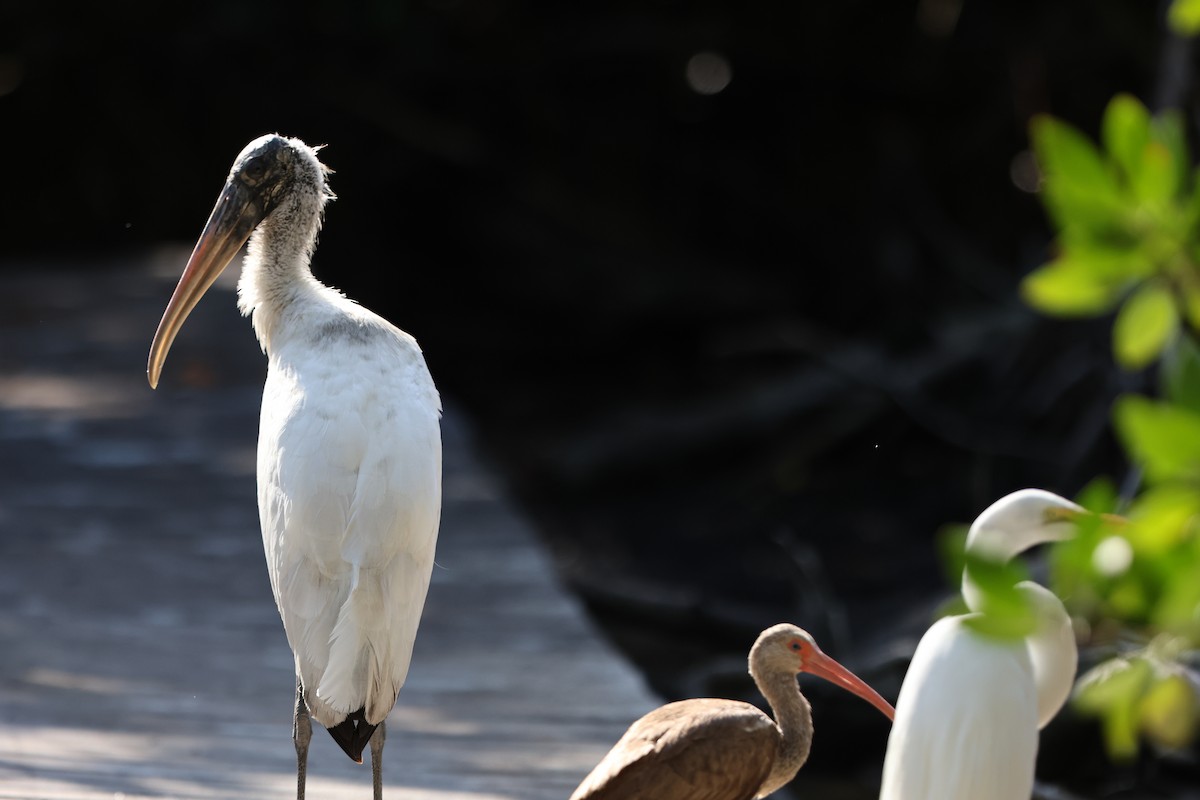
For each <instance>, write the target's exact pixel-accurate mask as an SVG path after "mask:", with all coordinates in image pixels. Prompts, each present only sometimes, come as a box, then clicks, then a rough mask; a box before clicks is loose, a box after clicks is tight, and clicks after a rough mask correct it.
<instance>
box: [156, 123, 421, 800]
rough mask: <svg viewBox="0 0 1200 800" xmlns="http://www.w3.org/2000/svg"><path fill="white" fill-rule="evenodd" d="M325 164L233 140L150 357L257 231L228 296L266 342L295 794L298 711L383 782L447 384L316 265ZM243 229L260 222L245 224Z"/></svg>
mask: <svg viewBox="0 0 1200 800" xmlns="http://www.w3.org/2000/svg"><path fill="white" fill-rule="evenodd" d="M328 172H329V170H328V169H327V168H326V167H325V166H324V165H323V164H321V162H320V161H319V160H318V158H317V153H316V151H315V150H314V149H313V148H311V147H309V146H308V145H306V144H304V142H301V141H300V140H299V139H286V138H284V137H282V136H277V135H269V136H263V137H261V138H258V139H255V140H254V141H252V142H251V143H250V144H248V145H247V146H246V148H245V149H244V150H243V151H242V152H241V154H240V155H239V156H238V157H237V160H236V161H234V163H233V169H232V170H231V171H230V173H229V177H228V179H227V180H226V182H225V188H224V189H223V190H222V192H221V195H220V197H218V198H217V204H216V207H215V208H213V211H212V214H211V216H209V218H208V224H207V225H206V226H205V228H204V231H203V233H201V234H200V239H199V241H198V242H196V247H195V250H193V251H192V255H191V258H190V259H189V260H188V263H187V267H186V268H185V269H184V272H183V276H182V277H181V278H180V279H179V285H178V286H177V287H176V288H175V293H174V295H172V297H171V301H170V304H169V305H168V306H167V310H166V312H165V313H164V314H163V318H162V322H160V323H159V326H158V332H157V333H156V334H155V336H154V343H153V344H152V345H151V347H150V357H149V362H148V364H147V368H146V373H147V377H148V378H149V380H150V385H151V386H157V384H158V378H159V373H160V372H161V370H162V365H163V362H164V360H165V359H166V356H167V351H168V350H169V349H170V347H171V342H172V341H174V339H175V335H176V334H177V333H178V332H179V329H180V327H181V326H182V325H183V322H184V320H185V319H186V318H187V315H188V313H189V312H191V310H192V309H193V308H194V307H195V306H196V303H197V302H199V300H200V297H201V296H202V295H203V294H204V292H205V290H207V289H208V287H209V286H211V285H212V283H213V281H214V280H216V278H217V275H219V274H220V272H221V271H222V270H223V269H224V268H225V267H226V266H227V265H228V264H229V262H230V261H231V260H232V259H233V256H234V255H235V254H236V253H237V251H238V250H239V249H240V248H241V246H242V244H243V243H245V241H246V239H247V238H249V239H250V247H249V250H248V253H247V256H246V259H245V263H244V265H243V268H242V276H241V280H240V281H239V283H238V306H239V308H240V309H241V310H242V313H243V314H247V315H249V316H250V318H251V321H252V323H253V325H254V331H255V333H256V334H257V336H258V340H259V343H260V344H261V345H262V349H263V351H264V352H265V353H266V354H267V357H268V368H267V379H266V385H265V386H264V388H263V399H262V413H261V422H260V427H259V437H258V510H259V519H260V522H261V524H262V536H263V547H264V549H265V551H266V560H267V572H268V574H269V575H270V578H271V589H272V591H273V592H274V594H275V602H276V604H277V605H278V607H279V614H280V616H281V617H282V618H283V627H284V630H285V631H286V633H287V638H288V643H289V644H290V645H291V647H292V652H293V653H294V655H295V659H296V704H295V716H294V724H293V729H292V736H293V740H294V742H295V745H296V796H297V797H298V798H301V800H302V798H303V797H304V781H305V775H306V772H307V760H308V745H309V740H310V738H311V736H312V726H311V723H310V722H309V717H310V715H311V717H312V718H314V719H316V720H317V722H319V723H320V724H321V725H324V726H325V728H326V729H328V731H329V733H330V735H332V736H333V738H334V740H335V741H336V742H337V743H338V745H340V746H341V748H342V749H343V750H344V751H345V752H346V754H347V755H349V756H350V757H351V758H352V759H354V760H355V761H357V762H359V763H362V751H363V748H364V747H365V746H366V745H367V743H368V742H369V743H370V747H371V772H372V781H373V784H374V794H375V798H376V800H379V799H380V798H381V797H382V793H383V787H382V776H381V764H380V759H381V757H382V755H383V743H384V736H385V727H386V726H385V724H384V720H385V718H386V717H387V715H388V712H389V711H391V709H392V707H393V706H394V705H395V703H396V696H397V693H398V692H399V691H400V687H401V685H402V684H403V683H404V680H405V677H406V676H407V674H408V667H409V660H410V659H411V656H412V648H413V640H414V639H415V637H416V634H417V624H418V622H419V621H420V618H421V610H422V608H423V606H424V604H425V594H426V591H427V589H428V587H429V578H430V572H431V570H432V566H433V553H434V546H435V543H436V541H437V530H438V520H439V517H440V514H441V473H442V445H441V431H440V428H439V422H438V420H439V417H440V414H441V407H440V401H439V399H438V393H437V390H436V389H435V388H434V385H433V380H432V379H431V378H430V376H429V370H428V369H427V368H426V366H425V359H424V357H423V356H422V355H421V350H420V348H419V347H417V343H416V341H415V340H414V339H413V338H412V337H411V336H409V335H408V334H407V333H405V332H403V331H401V330H399V329H398V328H396V327H394V326H392V325H391V324H390V323H388V322H387V321H386V320H384V319H382V318H380V317H378V316H376V315H375V314H372V313H371V312H369V311H367V310H365V309H363V308H362V307H360V306H358V305H357V304H355V303H354V302H352V301H350V300H348V299H346V297H345V296H344V295H342V294H341V293H340V292H338V291H336V290H334V289H331V288H329V287H327V286H325V285H323V284H321V283H320V282H319V281H317V280H316V278H314V277H313V275H312V272H311V270H310V267H309V260H310V258H311V256H312V252H313V248H314V247H315V246H316V241H317V232H318V230H320V227H321V220H322V217H323V214H324V207H325V203H326V201H328V200H329V199H330V198H332V197H333V194H332V193H331V192H330V190H329V187H328V185H327V183H326V175H327V174H328ZM252 233H253V235H251V234H252Z"/></svg>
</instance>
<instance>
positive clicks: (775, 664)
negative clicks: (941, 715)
mask: <svg viewBox="0 0 1200 800" xmlns="http://www.w3.org/2000/svg"><path fill="white" fill-rule="evenodd" d="M801 672H807V673H809V674H812V675H818V676H820V677H822V678H825V679H826V680H828V681H831V682H833V683H835V684H837V685H838V686H841V687H842V688H843V689H847V690H849V691H851V692H853V693H854V694H856V695H858V696H859V697H861V698H863V699H864V700H866V701H867V702H868V703H870V704H871V705H873V706H875V707H876V708H878V709H879V710H880V711H882V712H883V713H884V714H885V715H886V716H887V718H888V719H891V718H892V717H893V715H894V714H895V709H893V708H892V707H891V705H889V704H888V702H887V701H886V700H884V699H883V698H882V697H880V696H879V695H878V694H877V693H876V692H875V690H874V689H872V688H871V687H870V686H868V685H867V684H866V683H864V682H863V681H862V680H860V679H859V678H858V677H857V676H856V675H854V673H852V672H850V670H848V669H846V668H845V667H843V666H842V665H841V664H839V663H838V662H836V661H834V660H833V659H832V658H830V657H829V656H827V655H825V654H824V653H823V652H821V648H819V647H817V643H816V642H815V641H813V638H812V636H810V635H809V634H808V633H807V632H805V631H803V630H801V629H800V628H797V627H796V626H795V625H789V624H787V623H783V624H780V625H775V626H773V627H771V628H767V629H766V630H765V631H763V632H762V633H761V634H759V637H758V640H757V641H755V643H754V647H752V648H751V649H750V675H751V677H753V678H754V683H755V684H756V685H757V686H758V690H759V691H760V692H762V694H763V697H765V698H767V702H768V703H770V705H771V710H772V711H773V712H774V713H775V719H771V718H770V717H768V716H767V715H766V714H764V713H763V712H762V711H760V710H759V709H758V708H756V707H754V706H752V705H750V704H749V703H743V702H740V701H738V700H718V699H714V698H701V699H695V700H681V701H679V702H676V703H668V704H667V705H665V706H662V707H661V708H657V709H655V710H654V711H651V712H650V713H649V714H647V715H646V716H644V717H642V718H641V719H639V720H638V721H637V722H635V723H633V725H631V726H630V727H629V730H628V731H626V732H625V735H624V736H622V737H621V740H620V741H619V742H617V743H616V745H614V746H613V749H612V750H610V751H609V752H608V755H606V756H605V757H604V759H603V760H602V761H601V762H600V763H599V764H597V765H596V768H595V769H594V770H592V772H591V774H590V775H588V776H587V777H586V778H585V779H584V780H583V783H581V784H579V788H577V789H576V790H575V792H574V794H572V795H571V800H750V798H755V797H766V796H767V795H769V794H771V793H772V792H774V791H775V790H777V789H779V788H780V787H782V786H784V785H785V784H787V783H788V782H789V781H790V780H791V779H792V778H794V777H795V776H796V773H797V772H798V771H799V770H800V767H802V766H804V762H805V761H806V760H807V759H808V751H809V748H810V747H811V745H812V736H813V722H812V708H811V706H810V705H809V703H808V700H806V699H805V698H804V695H802V694H801V693H800V687H799V686H798V685H797V683H796V676H797V675H798V674H799V673H801Z"/></svg>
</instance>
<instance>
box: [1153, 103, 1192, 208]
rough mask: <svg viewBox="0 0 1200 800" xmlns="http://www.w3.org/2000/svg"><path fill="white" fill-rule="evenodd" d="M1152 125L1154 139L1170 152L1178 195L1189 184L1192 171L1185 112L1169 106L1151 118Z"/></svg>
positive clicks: (1175, 193) (1175, 191)
mask: <svg viewBox="0 0 1200 800" xmlns="http://www.w3.org/2000/svg"><path fill="white" fill-rule="evenodd" d="M1150 126H1151V127H1150V131H1151V135H1152V136H1153V138H1154V140H1155V141H1157V142H1159V143H1161V144H1162V145H1163V147H1165V148H1167V152H1168V153H1170V160H1171V165H1172V169H1173V170H1174V177H1173V179H1172V182H1173V184H1174V189H1173V190H1172V195H1173V196H1174V195H1178V194H1180V193H1181V192H1182V191H1183V189H1184V187H1186V186H1187V185H1188V180H1189V179H1190V177H1191V172H1192V157H1191V155H1189V152H1188V143H1187V131H1186V129H1185V127H1184V123H1183V114H1181V113H1180V112H1179V110H1178V109H1175V108H1169V109H1167V110H1166V111H1161V112H1159V113H1158V115H1156V116H1155V117H1154V119H1153V120H1151V122H1150Z"/></svg>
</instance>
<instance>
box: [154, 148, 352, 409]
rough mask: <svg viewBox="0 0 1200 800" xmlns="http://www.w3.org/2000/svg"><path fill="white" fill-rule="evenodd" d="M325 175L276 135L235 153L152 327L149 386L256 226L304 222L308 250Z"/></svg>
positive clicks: (310, 154) (307, 151)
mask: <svg viewBox="0 0 1200 800" xmlns="http://www.w3.org/2000/svg"><path fill="white" fill-rule="evenodd" d="M329 172H330V170H329V169H328V168H327V167H325V165H323V164H322V163H321V162H320V160H319V159H318V158H317V150H316V149H315V148H312V147H309V146H308V145H306V144H305V143H304V142H302V141H300V140H299V139H289V138H286V137H283V136H280V135H278V134H268V135H266V136H260V137H259V138H257V139H255V140H254V141H252V142H250V144H248V145H246V147H245V148H244V149H243V150H242V152H241V153H239V154H238V157H237V158H236V159H235V160H234V162H233V167H232V168H231V169H230V171H229V177H228V178H227V179H226V181H225V187H224V188H223V189H222V190H221V194H220V196H219V197H218V198H217V203H216V205H215V206H214V207H213V210H212V213H211V214H210V215H209V217H208V223H207V224H206V225H205V226H204V231H203V232H202V233H201V234H200V238H199V240H197V242H196V247H195V249H193V250H192V255H191V258H189V259H188V263H187V266H186V267H185V268H184V271H183V276H182V277H181V278H180V279H179V284H178V285H177V286H176V287H175V292H174V294H173V295H171V301H170V303H168V305H167V310H166V311H165V312H164V313H163V316H162V320H161V321H160V322H159V324H158V331H157V333H155V335H154V342H153V343H152V344H151V346H150V356H149V358H148V359H147V362H146V378H147V379H148V380H149V381H150V386H151V387H157V386H158V378H159V375H160V374H161V372H162V365H163V362H165V361H166V358H167V351H168V350H170V348H171V343H172V342H173V341H174V340H175V336H176V334H178V333H179V330H180V328H182V327H183V323H184V320H186V319H187V316H188V314H190V313H191V311H192V309H193V308H195V307H196V304H197V303H198V302H200V298H201V297H203V296H204V293H205V292H206V291H208V289H209V287H210V286H212V284H213V282H214V281H215V280H216V279H217V276H218V275H220V274H221V272H222V271H223V270H224V269H225V267H227V266H228V265H229V262H230V261H232V260H233V257H234V256H235V255H237V252H238V250H240V249H241V247H242V245H243V244H245V243H246V240H247V239H248V238H250V234H251V233H253V232H254V229H255V228H256V227H258V225H259V223H261V222H263V221H264V220H271V221H272V222H274V221H276V219H278V221H279V222H281V223H283V224H287V223H292V222H295V221H296V218H297V217H304V218H306V219H310V220H311V225H312V227H313V230H312V231H311V232H304V233H302V234H301V235H308V236H309V238H310V239H311V241H310V242H309V244H308V245H307V247H308V248H309V249H310V250H311V246H312V244H311V242H312V241H315V237H316V228H319V226H320V217H321V212H322V209H323V208H324V206H325V203H326V202H327V201H328V200H330V199H332V198H333V193H332V192H331V191H330V190H329V186H328V183H327V182H326V176H327V175H328V173H329Z"/></svg>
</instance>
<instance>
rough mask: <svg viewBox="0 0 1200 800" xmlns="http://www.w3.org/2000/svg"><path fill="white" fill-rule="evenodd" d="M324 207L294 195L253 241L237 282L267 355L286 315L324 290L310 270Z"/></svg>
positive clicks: (241, 304) (243, 305)
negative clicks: (287, 310)
mask: <svg viewBox="0 0 1200 800" xmlns="http://www.w3.org/2000/svg"><path fill="white" fill-rule="evenodd" d="M323 206H324V199H323V198H319V197H317V196H310V195H307V194H304V193H300V192H294V193H293V194H291V195H289V196H288V197H287V198H286V199H285V200H284V201H283V203H282V204H281V205H280V206H279V207H278V208H276V209H275V210H274V211H273V212H272V213H271V214H270V215H269V216H268V217H267V218H266V219H264V220H263V221H262V222H261V223H259V226H258V227H257V228H256V229H255V231H254V234H253V235H252V236H251V237H250V244H249V247H248V248H247V250H246V258H245V261H244V262H243V264H242V276H241V279H240V280H239V281H238V308H240V309H241V311H242V313H243V314H246V315H249V316H250V318H251V321H252V322H253V324H254V332H255V334H256V335H257V336H258V341H259V343H260V344H261V345H262V348H263V350H264V351H267V352H269V351H270V340H271V334H272V332H273V331H274V330H275V327H276V325H277V324H278V322H279V319H280V317H281V316H282V314H283V312H284V311H285V310H286V309H287V308H288V307H289V306H290V305H292V304H293V303H295V302H296V301H297V300H298V299H299V298H301V297H303V296H311V295H312V294H313V293H314V292H317V291H319V290H321V289H324V288H325V287H324V286H323V285H322V284H321V283H320V282H318V281H317V279H316V278H314V277H313V274H312V269H311V267H310V262H311V260H312V254H313V250H314V249H315V248H316V245H317V234H318V233H319V232H320V230H321V218H322V207H323Z"/></svg>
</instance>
